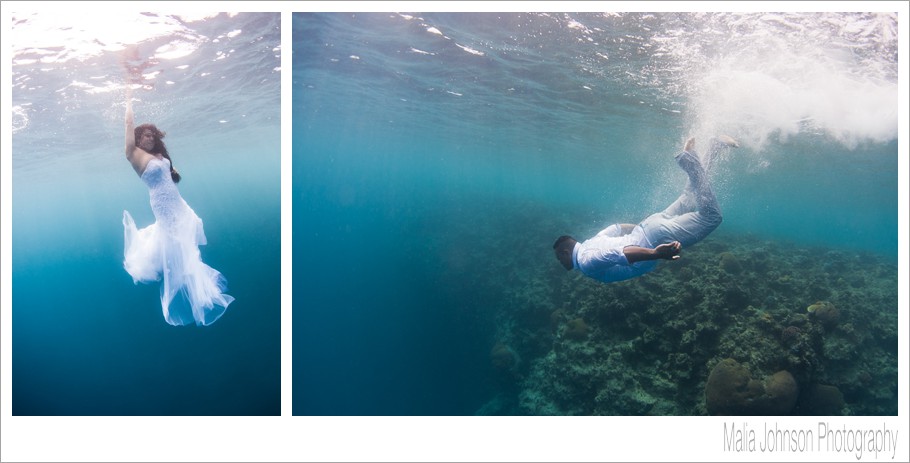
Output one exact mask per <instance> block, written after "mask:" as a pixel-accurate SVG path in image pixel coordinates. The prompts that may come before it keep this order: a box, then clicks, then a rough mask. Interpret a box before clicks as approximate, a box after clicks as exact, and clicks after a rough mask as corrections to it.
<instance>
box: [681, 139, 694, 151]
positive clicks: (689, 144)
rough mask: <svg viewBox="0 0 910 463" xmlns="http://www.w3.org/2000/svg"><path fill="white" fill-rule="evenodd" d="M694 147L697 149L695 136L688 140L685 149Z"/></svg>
mask: <svg viewBox="0 0 910 463" xmlns="http://www.w3.org/2000/svg"><path fill="white" fill-rule="evenodd" d="M693 149H695V137H692V138H690V139H688V140H686V146H685V147H684V148H683V151H692V150H693Z"/></svg>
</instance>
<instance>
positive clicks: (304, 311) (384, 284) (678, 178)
mask: <svg viewBox="0 0 910 463" xmlns="http://www.w3.org/2000/svg"><path fill="white" fill-rule="evenodd" d="M895 31H896V19H895V17H893V16H888V15H860V14H854V15H846V14H830V15H824V16H821V15H799V14H789V15H761V14H742V15H675V14H655V15H648V14H623V15H596V14H583V15H564V14H534V15H527V14H502V15H500V14H413V15H404V14H385V13H373V14H295V15H294V16H293V95H292V99H293V230H294V247H293V268H294V272H293V285H294V288H293V294H294V299H293V301H294V303H293V310H294V317H293V320H294V321H293V325H294V326H293V368H294V374H293V397H294V402H293V413H294V414H295V415H470V414H474V413H475V412H477V411H478V409H479V408H480V407H482V406H483V405H484V404H485V403H487V402H488V401H489V400H490V399H491V398H492V397H494V396H495V395H496V394H498V393H499V392H502V391H503V388H505V387H507V386H505V385H503V384H502V383H501V382H500V379H499V378H498V377H497V375H496V374H495V372H494V369H493V367H492V366H491V362H490V349H491V348H492V347H493V345H494V343H495V341H496V339H497V330H500V329H502V326H501V325H499V323H502V322H503V321H502V320H496V319H495V318H494V316H493V314H494V313H502V312H503V305H504V304H512V303H514V301H515V300H516V298H515V297H512V296H514V294H513V293H514V291H515V288H516V287H517V286H519V285H516V284H515V283H516V282H517V281H521V280H522V278H524V277H525V272H527V271H528V270H529V269H528V267H527V266H528V265H529V264H528V262H533V264H530V265H533V266H543V267H545V268H552V269H553V271H554V272H556V271H559V269H558V268H557V267H558V264H557V263H556V261H555V260H554V259H553V257H552V250H551V249H550V246H551V245H552V242H553V240H554V239H555V237H557V236H559V235H561V234H566V233H571V234H574V235H576V236H585V237H587V236H591V235H593V234H594V233H596V232H597V231H598V230H600V229H602V228H603V227H604V226H606V225H609V224H610V223H614V222H618V221H625V222H629V221H637V220H640V219H641V218H643V217H645V216H646V215H648V214H650V213H651V212H653V211H655V210H659V209H662V208H663V207H665V206H666V204H667V203H668V202H669V201H672V200H673V199H674V198H675V197H676V195H677V194H678V192H679V188H681V186H682V181H683V176H682V174H681V173H680V172H679V171H678V168H677V167H676V166H675V165H674V164H673V163H672V162H671V161H672V154H674V153H675V152H676V151H677V150H678V149H679V148H680V147H681V144H682V142H683V141H684V140H685V138H686V137H688V136H690V135H694V136H696V138H697V139H698V140H699V141H700V142H701V143H702V144H701V145H700V146H701V147H704V146H705V142H706V141H707V138H708V137H709V136H711V135H714V134H719V133H727V134H729V135H731V136H733V137H735V138H737V139H738V140H739V141H740V143H741V145H742V147H741V148H739V149H738V150H735V151H734V153H733V154H732V155H731V156H730V157H729V158H727V159H723V160H722V162H721V165H720V166H719V168H718V170H719V172H718V173H717V175H716V177H715V188H716V190H717V192H718V197H719V199H720V202H721V206H722V208H723V211H724V214H725V221H724V223H723V225H722V228H723V231H724V232H725V233H734V234H742V235H746V234H749V235H750V236H756V237H758V238H759V239H762V240H778V241H782V242H783V241H786V242H792V243H796V244H799V245H805V246H824V247H831V248H838V249H842V250H846V251H849V252H870V253H874V254H878V255H881V256H885V257H886V258H888V259H892V260H893V261H895V262H896V260H897V240H898V238H897V220H898V217H897V203H898V198H897V183H898V173H897V161H898V151H897V116H896V114H897V104H896V95H897V90H896V74H897V72H896V37H895V34H896V32H895ZM537 268H539V267H537ZM542 291H546V289H542ZM506 309H508V307H506ZM506 311H507V310H506Z"/></svg>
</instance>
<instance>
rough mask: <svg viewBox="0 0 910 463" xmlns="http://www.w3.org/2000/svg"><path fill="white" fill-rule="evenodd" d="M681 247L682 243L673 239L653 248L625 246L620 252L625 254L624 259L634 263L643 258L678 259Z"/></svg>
mask: <svg viewBox="0 0 910 463" xmlns="http://www.w3.org/2000/svg"><path fill="white" fill-rule="evenodd" d="M681 248H682V245H681V244H679V241H674V242H672V243H667V244H661V245H660V246H657V247H656V248H654V249H651V248H643V247H641V246H626V247H625V248H623V250H622V252H623V254H625V256H626V260H628V261H629V263H630V264H634V263H636V262H640V261H644V260H657V259H667V260H676V259H679V251H680V249H681Z"/></svg>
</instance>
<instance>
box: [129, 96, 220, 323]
mask: <svg viewBox="0 0 910 463" xmlns="http://www.w3.org/2000/svg"><path fill="white" fill-rule="evenodd" d="M125 136H126V159H127V160H128V161H129V162H130V164H132V166H133V169H135V170H136V173H137V174H139V178H140V179H142V181H143V183H145V185H146V186H147V187H148V189H149V198H150V203H151V206H152V212H153V213H154V214H155V223H153V224H151V225H149V226H147V227H145V228H142V229H138V228H137V227H136V223H135V222H134V221H133V217H132V216H131V215H130V213H129V212H127V211H123V231H124V253H123V254H124V259H123V266H124V268H125V269H126V271H127V272H129V274H130V275H131V276H132V277H133V282H134V283H139V282H142V283H150V282H153V281H160V282H161V309H162V311H163V312H164V319H165V320H166V321H167V322H168V323H170V324H171V325H188V324H190V323H195V324H196V325H210V324H212V323H214V322H215V320H218V318H219V317H221V315H223V314H224V311H225V310H226V309H227V306H228V305H229V304H230V303H231V302H232V301H233V300H234V298H233V297H231V296H229V295H227V294H224V291H225V289H226V288H227V280H226V279H225V278H224V276H222V275H221V273H219V272H218V271H217V270H215V269H213V268H211V267H209V266H208V265H206V264H205V263H203V262H202V258H201V256H200V253H199V246H200V245H204V244H205V243H206V240H205V233H204V231H203V229H202V220H201V219H199V217H198V216H197V215H196V213H195V212H194V211H193V209H192V208H190V206H189V205H188V204H187V203H186V201H184V200H183V198H182V197H181V196H180V192H179V191H178V190H177V182H179V181H180V174H179V173H177V170H176V169H175V168H174V166H173V164H172V162H171V157H170V155H169V154H168V152H167V148H166V147H165V146H164V143H163V142H162V141H161V140H162V138H164V132H162V131H160V130H158V128H157V127H155V126H154V125H152V124H143V125H140V126H138V127H134V126H133V107H132V96H131V95H129V94H128V95H127V102H126V134H125Z"/></svg>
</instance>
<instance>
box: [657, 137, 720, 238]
mask: <svg viewBox="0 0 910 463" xmlns="http://www.w3.org/2000/svg"><path fill="white" fill-rule="evenodd" d="M722 148H723V145H722V144H720V143H719V142H717V141H715V140H713V139H712V140H711V150H710V152H709V153H708V157H707V159H706V160H705V163H706V164H707V165H709V166H710V164H711V163H712V162H713V160H714V157H715V156H716V155H717V154H718V152H719V151H720V150H721V149H722ZM676 162H677V163H678V164H679V166H680V167H681V168H682V169H683V170H684V171H685V172H686V174H687V175H688V176H689V180H688V182H687V184H686V188H685V189H684V190H683V193H682V194H681V195H680V196H679V198H677V199H676V201H674V202H673V204H671V205H670V206H669V207H667V208H666V209H665V210H664V211H663V212H658V213H656V214H652V215H651V216H649V217H648V218H646V219H645V220H643V221H642V222H641V227H642V228H643V229H644V231H645V237H646V238H648V241H650V242H651V245H652V246H657V245H660V244H666V243H670V242H672V241H679V242H680V243H681V244H682V247H683V248H686V247H689V246H692V245H693V244H695V243H697V242H699V241H701V240H703V239H704V238H705V237H706V236H708V235H709V234H710V233H711V232H712V231H714V229H715V228H717V226H718V225H720V223H721V221H723V216H722V215H721V212H720V206H719V205H718V204H717V197H716V196H714V190H713V189H712V188H711V182H710V181H709V180H708V174H707V172H706V171H705V168H704V167H702V162H701V161H700V160H699V159H698V156H697V155H696V154H695V153H694V152H690V151H683V152H681V153H679V154H677V155H676Z"/></svg>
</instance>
